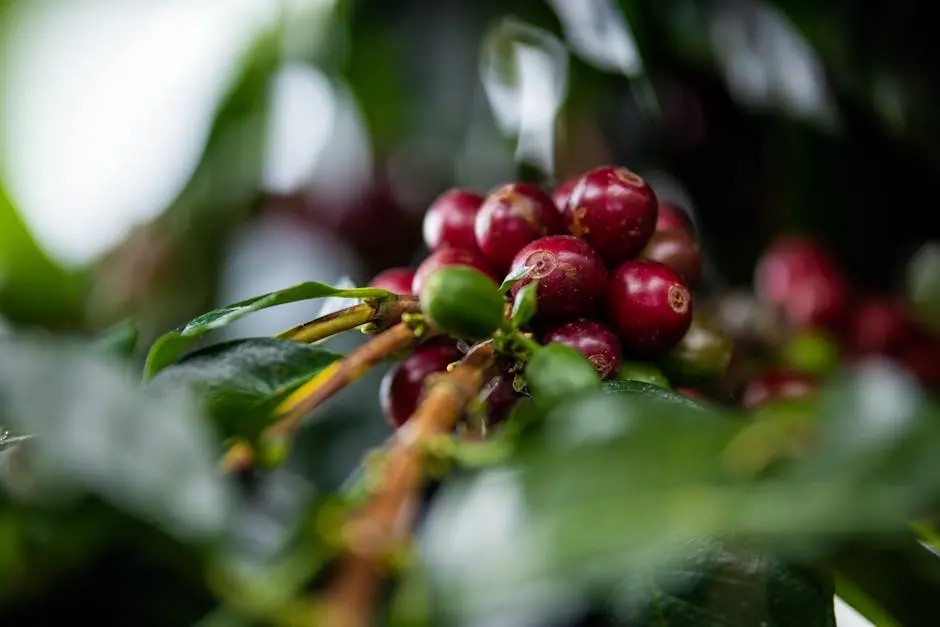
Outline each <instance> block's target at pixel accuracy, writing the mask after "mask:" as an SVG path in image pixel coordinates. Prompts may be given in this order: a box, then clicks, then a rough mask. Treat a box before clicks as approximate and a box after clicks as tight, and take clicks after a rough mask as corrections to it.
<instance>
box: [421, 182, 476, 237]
mask: <svg viewBox="0 0 940 627" xmlns="http://www.w3.org/2000/svg"><path fill="white" fill-rule="evenodd" d="M481 204H483V197H482V196H480V195H479V194H476V193H474V192H472V191H470V190H466V189H451V190H448V191H446V192H444V193H443V194H441V195H440V196H438V197H437V199H436V200H435V201H434V202H433V203H431V206H430V207H429V208H428V211H427V213H425V214H424V224H423V229H422V230H423V234H424V243H425V244H426V245H427V247H428V248H430V249H431V250H439V249H441V248H461V249H464V250H476V247H477V240H476V236H475V235H474V234H473V223H474V220H476V217H477V212H478V211H479V210H480V205H481Z"/></svg>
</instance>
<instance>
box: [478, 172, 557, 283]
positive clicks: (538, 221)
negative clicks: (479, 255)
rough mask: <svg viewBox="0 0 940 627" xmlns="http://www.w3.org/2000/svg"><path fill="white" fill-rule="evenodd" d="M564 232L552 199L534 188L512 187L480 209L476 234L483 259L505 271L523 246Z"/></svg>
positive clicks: (489, 198)
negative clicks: (561, 231)
mask: <svg viewBox="0 0 940 627" xmlns="http://www.w3.org/2000/svg"><path fill="white" fill-rule="evenodd" d="M560 230H561V216H560V215H559V214H558V209H557V208H556V207H555V203H554V202H552V199H551V198H550V197H549V196H548V195H547V194H546V193H545V192H543V191H542V190H540V189H539V188H538V187H536V186H535V185H530V184H529V183H509V184H506V185H503V186H501V187H498V188H497V189H495V190H494V191H493V192H492V193H491V194H490V195H489V196H487V197H486V200H484V201H483V205H482V206H481V207H480V211H479V213H477V217H476V222H475V224H474V231H475V233H476V244H477V246H479V248H480V250H481V251H482V252H483V255H484V256H485V257H486V258H487V259H489V260H490V262H491V263H492V264H493V265H494V266H495V267H496V268H497V269H498V270H500V271H505V270H506V269H508V268H509V265H510V264H511V263H512V260H513V257H515V256H516V253H518V252H519V251H520V250H521V249H522V247H523V246H525V245H526V244H528V243H529V242H531V241H533V240H536V239H539V238H540V237H546V236H548V235H553V234H555V233H557V232H559V231H560Z"/></svg>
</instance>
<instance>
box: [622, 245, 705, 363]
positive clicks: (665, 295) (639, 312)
mask: <svg viewBox="0 0 940 627" xmlns="http://www.w3.org/2000/svg"><path fill="white" fill-rule="evenodd" d="M606 314H607V322H608V323H609V324H610V326H611V328H612V329H613V330H614V331H615V332H616V333H617V335H618V336H620V341H621V342H623V348H624V351H625V352H626V353H628V354H630V355H631V356H638V357H653V356H655V355H658V354H660V353H663V352H665V351H667V350H669V349H670V348H672V347H673V346H675V345H676V344H677V343H678V342H679V340H681V339H682V337H683V336H684V335H685V332H686V331H687V330H688V329H689V325H691V324H692V295H691V294H690V293H689V288H688V287H686V285H685V283H684V282H683V281H682V278H681V277H680V276H679V275H678V274H677V273H676V272H675V270H673V269H672V268H670V267H668V266H665V265H663V264H661V263H657V262H655V261H643V260H635V261H625V262H624V263H622V264H620V265H619V266H618V267H617V268H616V269H615V270H614V271H613V272H612V273H611V276H610V283H609V285H608V286H607V311H606Z"/></svg>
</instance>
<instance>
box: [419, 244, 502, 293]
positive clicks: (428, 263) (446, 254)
mask: <svg viewBox="0 0 940 627" xmlns="http://www.w3.org/2000/svg"><path fill="white" fill-rule="evenodd" d="M446 266H466V267H468V268H473V269H474V270H479V271H480V272H482V273H483V274H485V275H487V276H488V277H490V278H492V279H493V280H494V281H496V282H499V281H500V277H498V276H497V274H496V272H494V271H493V267H492V266H491V265H490V262H489V261H487V260H486V258H485V257H484V256H483V255H482V254H480V253H479V252H477V251H475V250H466V249H463V248H442V249H440V250H436V251H434V252H433V253H431V254H430V255H428V256H427V258H426V259H425V260H424V261H422V262H421V265H419V266H418V269H417V270H416V271H415V278H414V280H413V281H412V283H411V293H412V294H420V293H421V290H422V288H424V283H425V281H427V279H428V277H429V276H431V274H433V273H434V272H435V271H437V270H440V269H441V268H444V267H446Z"/></svg>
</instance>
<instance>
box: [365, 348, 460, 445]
mask: <svg viewBox="0 0 940 627" xmlns="http://www.w3.org/2000/svg"><path fill="white" fill-rule="evenodd" d="M460 357H461V355H460V351H459V350H457V347H456V346H455V345H454V344H453V343H448V342H431V343H429V344H425V345H423V346H420V347H418V348H417V349H415V351H414V352H413V353H411V354H410V355H408V356H407V357H405V358H404V359H403V360H402V361H400V362H399V363H398V364H397V365H396V366H395V367H394V368H392V369H391V370H389V371H388V372H387V373H385V376H384V377H383V378H382V385H381V387H380V388H379V400H380V402H381V404H382V411H383V413H384V414H385V418H386V420H388V422H389V424H391V425H392V426H393V427H395V428H398V427H401V426H402V425H403V424H405V422H406V421H407V420H408V419H409V418H410V417H411V415H412V414H413V413H414V412H415V410H416V409H417V408H418V403H419V402H420V400H421V395H422V394H423V392H424V387H425V386H424V380H425V378H426V377H427V376H428V375H431V374H434V373H435V372H444V371H445V370H447V366H449V365H450V364H452V363H453V362H455V361H457V360H459V359H460Z"/></svg>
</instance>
